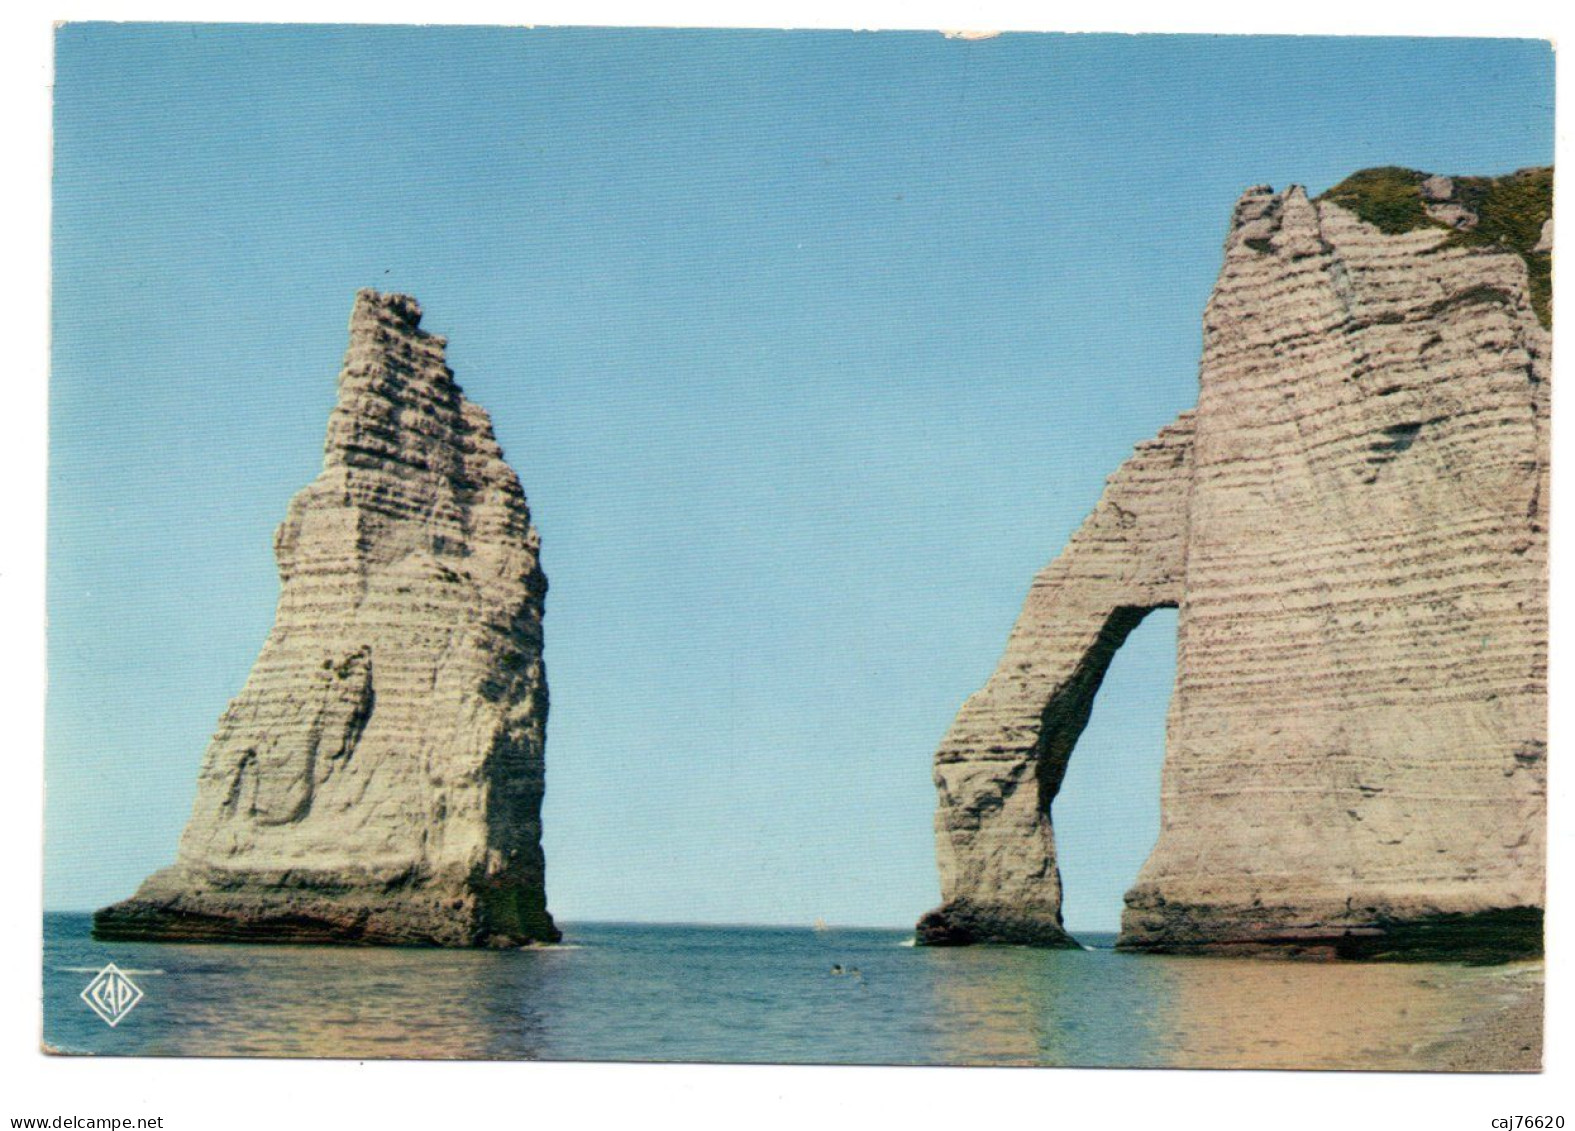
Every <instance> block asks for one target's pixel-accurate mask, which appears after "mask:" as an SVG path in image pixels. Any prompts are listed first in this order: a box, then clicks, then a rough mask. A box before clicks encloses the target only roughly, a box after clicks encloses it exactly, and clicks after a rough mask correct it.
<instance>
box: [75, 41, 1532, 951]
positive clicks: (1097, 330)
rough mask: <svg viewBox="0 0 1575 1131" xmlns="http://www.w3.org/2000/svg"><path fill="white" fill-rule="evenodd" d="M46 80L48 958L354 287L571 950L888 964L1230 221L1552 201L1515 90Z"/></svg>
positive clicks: (1423, 76)
mask: <svg viewBox="0 0 1575 1131" xmlns="http://www.w3.org/2000/svg"><path fill="white" fill-rule="evenodd" d="M56 75H57V88H56V101H55V106H56V120H55V162H56V164H55V175H56V176H55V197H54V214H53V224H54V232H53V240H54V280H53V298H54V308H53V373H52V377H51V386H50V389H51V405H50V442H51V465H50V517H49V618H50V654H49V664H50V668H49V677H50V695H49V704H48V717H47V723H46V726H47V745H48V749H47V779H48V797H47V811H46V846H45V878H46V887H45V899H46V906H49V907H56V908H88V907H92V906H95V905H98V904H101V903H104V902H107V901H109V900H111V899H115V898H119V897H122V896H124V895H127V894H129V892H130V891H131V890H132V888H133V887H134V886H135V885H136V883H137V882H138V881H139V880H140V879H141V878H142V877H143V876H144V875H145V874H146V873H148V872H149V871H151V870H153V869H154V868H156V867H158V866H160V865H162V864H165V863H168V862H169V861H171V860H172V859H173V855H174V850H175V843H176V839H177V837H178V835H179V831H180V828H181V826H182V824H183V823H184V821H185V818H186V816H187V813H188V811H189V807H190V804H191V798H192V795H193V789H194V784H195V774H196V768H197V764H198V760H199V759H200V757H201V754H202V750H203V748H204V746H205V745H206V742H207V739H208V736H209V734H210V733H211V731H212V728H213V726H214V723H215V722H216V720H217V718H218V716H219V713H220V711H221V710H222V709H223V707H224V705H225V703H226V702H227V701H228V699H229V698H230V697H231V696H232V695H234V694H235V693H236V692H237V691H238V690H239V689H240V686H241V684H242V683H243V681H244V679H245V676H246V672H247V671H248V669H249V667H250V665H251V662H252V660H253V658H254V657H255V655H256V652H257V650H258V648H259V647H260V646H261V644H262V641H263V639H264V637H265V636H266V634H267V631H268V627H269V624H270V623H271V620H272V615H273V604H274V600H275V598H276V595H277V591H278V583H277V577H276V574H275V572H274V565H273V560H272V556H271V537H272V532H273V529H274V527H275V526H276V525H277V523H278V522H279V520H280V519H281V518H282V517H283V514H284V507H285V503H286V502H287V500H288V499H289V497H290V495H291V494H293V493H294V492H295V491H296V490H298V489H299V488H300V487H301V486H303V485H304V484H305V483H307V482H308V481H309V480H310V479H311V478H312V477H313V476H314V475H315V474H316V472H317V468H318V464H319V461H320V456H321V449H322V439H323V428H324V423H325V419H326V414H327V412H328V409H329V407H330V406H331V404H332V401H333V394H334V376H335V374H336V372H337V369H338V365H339V359H340V355H341V353H342V351H343V348H344V337H345V321H346V318H347V316H348V313H349V308H350V299H351V296H352V294H353V293H354V291H355V290H356V289H357V288H359V287H363V286H375V287H378V288H381V289H396V290H403V291H409V292H411V293H414V294H416V295H417V296H418V297H419V298H420V299H421V301H422V304H423V305H424V307H425V308H426V311H427V316H426V324H427V325H428V326H429V327H430V328H432V329H433V330H435V331H436V332H439V333H444V334H447V335H448V336H449V338H450V342H451V346H450V363H451V364H452V366H453V367H454V369H455V370H456V372H457V375H458V378H459V380H460V382H461V384H462V385H463V386H464V387H465V389H466V391H467V393H468V394H469V395H470V396H471V397H472V398H473V399H475V400H477V401H478V402H479V403H481V404H482V405H484V406H485V407H486V408H488V409H489V410H490V411H491V412H492V415H493V418H494V421H495V424H496V427H497V432H498V436H499V438H500V440H501V441H502V443H503V445H504V449H505V451H506V453H507V455H508V456H509V459H510V461H511V463H513V465H514V466H515V467H516V469H517V470H518V471H519V472H520V475H521V477H522V479H523V481H524V484H525V488H526V491H527V493H528V495H529V497H530V500H531V504H532V507H533V510H534V512H535V516H536V520H537V524H538V526H539V527H540V529H541V532H542V538H543V544H544V552H543V562H544V565H545V567H546V570H547V573H548V576H549V578H550V579H551V584H552V590H551V593H550V595H549V598H548V614H547V640H548V645H547V661H548V671H549V679H550V682H551V687H552V699H553V713H552V719H551V722H550V725H549V740H548V796H547V805H546V829H547V833H546V848H547V854H548V885H549V900H550V903H551V906H552V908H553V910H554V912H555V913H556V914H557V915H558V916H559V917H560V918H561V919H566V920H569V921H571V922H572V921H573V920H575V919H644V920H663V921H711V922H765V923H807V922H809V921H811V920H813V919H815V918H817V917H820V918H825V919H827V920H828V921H831V922H843V923H867V924H886V925H893V926H904V925H908V924H910V923H911V922H912V921H913V919H914V918H915V917H916V916H917V915H918V914H919V913H920V912H922V911H923V910H925V909H926V908H927V907H929V906H930V905H932V904H933V903H934V902H935V900H936V898H937V894H938V893H937V887H936V878H935V870H934V862H933V853H932V845H931V831H930V830H931V825H930V822H931V815H932V812H933V806H934V797H933V791H932V787H931V785H930V769H929V763H930V756H931V753H932V751H933V749H934V747H935V745H936V743H937V741H938V740H939V738H940V737H941V735H942V734H943V733H944V732H945V729H946V727H947V724H948V723H949V722H950V720H951V717H952V715H953V713H954V712H955V711H956V709H957V707H958V706H959V705H960V703H961V702H962V700H963V699H964V698H965V697H966V696H967V695H968V694H969V693H970V692H972V691H973V690H974V689H976V688H977V687H978V686H979V685H980V684H981V683H982V682H983V681H984V679H985V678H986V677H987V676H988V674H989V672H990V670H991V669H992V668H993V666H994V664H995V661H996V659H997V658H998V656H999V655H1000V651H1001V648H1002V645H1003V643H1004V641H1005V637H1006V633H1007V630H1008V629H1009V627H1010V625H1011V623H1012V620H1013V619H1014V617H1015V615H1016V612H1017V609H1018V606H1019V604H1020V603H1021V600H1022V598H1023V596H1024V594H1025V593H1026V590H1027V586H1028V582H1029V579H1030V578H1031V576H1032V575H1033V573H1034V572H1035V571H1036V570H1037V569H1038V568H1040V567H1041V566H1042V565H1043V564H1044V563H1045V562H1046V561H1047V560H1049V558H1050V557H1051V556H1052V555H1053V554H1054V553H1055V552H1056V551H1057V550H1058V549H1059V547H1060V546H1061V544H1062V543H1063V542H1064V540H1065V539H1066V537H1067V536H1068V535H1069V534H1070V533H1071V531H1072V530H1073V529H1075V527H1076V526H1077V524H1078V523H1079V522H1080V521H1081V520H1082V518H1083V516H1084V515H1085V514H1086V513H1087V511H1088V510H1089V508H1090V507H1091V506H1092V504H1093V502H1094V500H1095V499H1096V498H1097V497H1098V495H1099V491H1100V489H1101V487H1102V484H1103V480H1104V478H1105V476H1106V475H1108V474H1109V473H1110V472H1111V471H1112V470H1114V468H1115V467H1116V466H1117V465H1118V464H1119V463H1120V461H1121V460H1122V459H1123V458H1124V457H1125V455H1126V454H1127V453H1128V452H1129V451H1130V449H1131V447H1132V445H1133V444H1134V443H1136V442H1137V441H1139V440H1141V439H1143V438H1145V437H1147V436H1149V435H1151V434H1152V433H1153V432H1155V431H1156V430H1157V429H1158V428H1159V427H1160V426H1162V425H1163V424H1165V423H1166V422H1167V421H1169V420H1170V419H1171V418H1172V417H1173V416H1174V415H1175V414H1176V413H1177V412H1179V411H1181V410H1182V409H1184V408H1186V407H1188V406H1189V405H1190V404H1191V403H1192V402H1193V400H1194V399H1195V395H1196V383H1197V362H1198V349H1199V327H1200V319H1201V314H1202V308H1203V304H1204V301H1205V300H1206V298H1207V296H1208V292H1209V288H1210V286H1211V285H1212V283H1213V279H1214V276H1215V274H1216V272H1217V271H1218V268H1219V261H1220V245H1221V241H1222V239H1223V236H1224V231H1225V225H1226V222H1227V219H1228V217H1229V213H1230V208H1231V205H1232V203H1233V202H1234V200H1235V198H1236V197H1237V195H1238V194H1239V193H1240V192H1241V190H1242V189H1244V188H1246V187H1247V186H1249V185H1252V184H1257V183H1270V184H1273V185H1275V186H1276V187H1280V186H1283V185H1285V184H1287V183H1292V182H1295V183H1302V184H1306V185H1307V186H1308V187H1309V189H1310V190H1312V191H1314V192H1318V191H1322V190H1323V189H1325V188H1327V187H1328V186H1329V185H1331V184H1333V183H1335V182H1336V181H1338V180H1340V179H1341V178H1343V177H1344V176H1345V175H1346V174H1347V173H1349V172H1351V171H1353V170H1355V169H1358V168H1362V167H1365V166H1370V165H1377V164H1402V165H1409V166H1413V167H1417V168H1423V169H1428V170H1432V171H1441V172H1450V173H1501V172H1507V171H1509V170H1511V169H1514V168H1517V167H1520V166H1524V165H1531V164H1542V163H1547V162H1550V161H1551V160H1552V156H1553V153H1552V147H1553V134H1552V113H1553V110H1552V101H1553V57H1552V52H1551V50H1550V48H1549V47H1548V46H1547V45H1546V44H1543V43H1538V42H1533V41H1503V40H1501V41H1485V40H1379V39H1320V38H1218V37H1156V36H1144V37H1132V36H1087V35H1080V36H1053V35H1007V36H1002V37H999V38H996V39H990V40H984V41H977V42H967V41H960V40H947V39H944V38H942V37H941V36H939V35H932V34H921V33H879V34H867V33H866V34H854V33H778V32H702V31H663V32H656V31H604V30H567V31H550V30H535V31H525V30H500V29H433V28H421V29H416V28H365V27H358V28H350V27H320V28H299V27H296V28H291V27H270V28H263V27H228V28H217V27H205V26H190V25H163V26H136V25H116V26H110V25H90V24H89V25H73V26H68V27H66V28H64V29H63V30H61V31H60V32H59V34H58V37H57V58H56ZM1174 637H1175V616H1174V614H1173V613H1163V614H1156V615H1155V616H1153V617H1151V618H1150V619H1149V621H1148V622H1145V624H1144V625H1143V626H1142V628H1140V629H1139V631H1138V632H1137V633H1135V634H1134V636H1133V637H1132V638H1131V640H1130V642H1129V643H1128V645H1127V647H1126V648H1125V649H1124V650H1123V651H1122V653H1121V654H1120V655H1118V657H1117V659H1116V662H1115V665H1114V666H1113V668H1112V671H1111V674H1110V677H1109V678H1108V680H1107V683H1106V687H1105V690H1104V691H1103V692H1102V694H1101V699H1100V701H1099V703H1098V704H1097V705H1096V709H1095V714H1094V718H1093V721H1092V722H1091V724H1090V727H1089V730H1088V732H1087V733H1086V734H1085V736H1084V739H1083V741H1082V743H1081V744H1080V746H1079V748H1078V750H1077V752H1076V753H1075V755H1074V757H1073V760H1072V765H1071V769H1070V771H1069V774H1068V778H1067V783H1066V786H1065V788H1064V790H1063V793H1062V796H1061V797H1060V798H1059V799H1058V800H1057V802H1056V808H1055V817H1056V824H1057V834H1058V839H1059V841H1060V846H1061V852H1062V866H1063V873H1064V876H1065V879H1066V881H1067V891H1068V894H1067V908H1066V917H1067V921H1068V923H1069V924H1070V925H1071V926H1072V927H1073V928H1074V929H1075V928H1083V929H1108V928H1112V927H1113V926H1114V925H1115V920H1116V916H1117V915H1118V913H1119V908H1120V895H1121V892H1122V891H1123V890H1124V889H1125V887H1126V886H1127V885H1128V884H1129V883H1130V882H1131V880H1132V878H1133V876H1134V875H1135V874H1136V871H1137V868H1138V867H1139V865H1140V864H1141V862H1142V859H1143V857H1144V855H1145V854H1146V853H1147V851H1148V849H1149V847H1150V846H1151V845H1152V842H1153V838H1154V835H1155V833H1156V830H1157V827H1158V809H1157V803H1158V768H1159V764H1160V759H1161V756H1162V753H1163V739H1164V714H1165V707H1166V700H1167V699H1168V696H1169V690H1170V683H1171V681H1172V679H1173V678H1174Z"/></svg>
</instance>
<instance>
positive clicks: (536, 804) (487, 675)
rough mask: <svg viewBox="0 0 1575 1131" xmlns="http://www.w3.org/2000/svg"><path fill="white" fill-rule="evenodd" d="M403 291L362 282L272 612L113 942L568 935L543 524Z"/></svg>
mask: <svg viewBox="0 0 1575 1131" xmlns="http://www.w3.org/2000/svg"><path fill="white" fill-rule="evenodd" d="M420 321H421V308H420V306H419V305H417V303H416V302H415V300H414V299H412V298H409V297H407V296H404V295H380V294H377V293H375V292H372V291H362V292H361V293H360V294H358V295H357V296H356V300H355V306H354V310H353V312H352V314H351V318H350V345H349V350H348V352H347V353H346V354H345V359H344V367H343V369H342V371H341V373H340V376H339V397H338V403H337V405H336V406H335V408H334V409H333V412H332V414H331V415H330V418H329V423H328V439H327V444H326V451H325V454H324V459H323V470H322V473H321V474H320V475H319V476H318V477H317V479H316V480H315V481H314V482H313V483H312V484H310V485H309V486H308V487H306V488H305V489H304V490H303V491H301V492H300V493H299V494H298V495H296V496H295V498H294V499H293V500H291V502H290V506H289V510H288V512H287V515H286V517H285V520H284V523H283V524H282V525H281V526H280V527H279V530H278V533H277V535H276V536H275V539H274V551H275V555H276V557H277V559H278V564H279V576H280V579H281V582H282V588H281V592H280V596H279V605H278V611H277V614H276V618H275V621H274V625H273V630H272V632H271V633H270V634H269V637H268V640H267V643H266V644H265V645H264V646H263V650H262V653H261V655H260V656H258V658H257V661H256V664H255V666H254V667H253V668H252V672H251V675H250V677H249V678H248V680H247V682H246V686H245V688H244V689H243V690H242V691H241V693H240V695H239V696H238V697H237V698H236V699H235V700H234V701H233V702H231V704H230V705H229V708H228V709H227V710H226V711H225V712H224V715H223V717H222V718H221V719H220V720H219V725H218V730H217V732H216V733H215V735H214V737H213V740H212V743H211V744H210V745H209V747H208V751H207V754H206V756H205V757H204V758H203V762H202V769H201V773H200V776H199V779H198V787H197V799H196V803H195V806H194V808H193V811H192V815H191V819H190V822H189V823H188V824H187V826H186V830H185V833H184V834H183V835H182V837H181V842H180V851H179V855H178V858H177V861H176V863H175V864H174V865H173V866H172V867H170V868H167V869H164V870H163V871H160V872H157V873H155V874H154V875H153V876H151V877H150V878H149V879H148V880H147V881H146V882H145V883H144V884H143V885H142V887H141V888H140V890H138V892H137V893H136V895H135V896H133V897H132V898H131V899H129V900H126V901H124V902H122V903H118V904H115V905H114V906H112V907H108V908H105V909H103V910H101V911H99V912H98V913H97V915H96V916H95V917H94V933H95V935H96V936H97V937H98V938H101V939H143V940H163V939H168V940H178V939H186V940H234V941H280V942H354V943H391V944H427V945H441V946H517V945H522V944H525V943H530V942H538V941H556V940H557V939H558V937H559V933H558V930H557V928H556V927H555V926H554V925H553V922H552V918H551V917H550V915H549V914H548V912H547V907H546V896H545V880H544V869H545V864H544V859H543V855H542V851H541V817H540V813H541V801H542V790H543V747H544V743H545V737H546V722H547V680H546V673H545V670H544V668H543V666H542V608H543V599H544V596H545V594H546V590H547V581H546V577H545V576H544V574H543V573H542V570H541V565H540V562H539V541H538V538H537V534H536V530H535V528H534V527H533V526H532V525H531V519H530V512H529V510H528V508H527V506H526V502H525V496H524V493H523V491H522V490H521V488H520V483H519V479H518V478H517V477H516V475H515V474H514V472H513V471H512V470H511V469H510V468H509V466H508V464H507V463H505V462H504V460H503V453H502V451H501V449H500V448H499V446H498V444H497V441H496V440H495V439H494V437H493V433H492V426H491V422H490V420H489V418H488V416H487V414H486V412H485V411H483V410H482V409H481V408H479V407H478V406H477V405H475V404H473V403H471V402H469V401H467V400H466V399H465V397H464V395H463V394H462V393H461V391H460V388H459V386H458V385H457V384H455V382H454V377H453V373H452V372H451V371H450V370H449V368H448V367H447V365H446V364H445V363H444V346H445V341H444V339H443V338H441V337H438V336H435V335H432V334H429V333H427V332H426V331H424V330H422V329H421V328H420Z"/></svg>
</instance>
